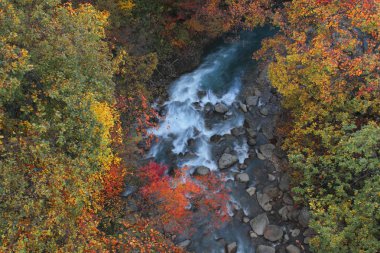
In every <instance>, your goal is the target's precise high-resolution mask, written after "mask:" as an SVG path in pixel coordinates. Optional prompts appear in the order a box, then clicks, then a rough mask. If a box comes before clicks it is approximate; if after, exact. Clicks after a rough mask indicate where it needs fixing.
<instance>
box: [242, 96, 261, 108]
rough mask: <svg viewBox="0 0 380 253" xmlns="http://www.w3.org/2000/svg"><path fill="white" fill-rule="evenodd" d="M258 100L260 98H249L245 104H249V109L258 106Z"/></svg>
mask: <svg viewBox="0 0 380 253" xmlns="http://www.w3.org/2000/svg"><path fill="white" fill-rule="evenodd" d="M258 100H259V97H258V96H249V97H247V98H246V100H245V103H246V104H247V106H248V107H250V106H256V105H257V101H258Z"/></svg>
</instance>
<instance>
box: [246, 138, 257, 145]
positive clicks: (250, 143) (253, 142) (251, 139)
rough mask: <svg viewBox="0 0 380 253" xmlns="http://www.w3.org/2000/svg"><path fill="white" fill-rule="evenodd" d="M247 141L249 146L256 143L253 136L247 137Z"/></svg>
mask: <svg viewBox="0 0 380 253" xmlns="http://www.w3.org/2000/svg"><path fill="white" fill-rule="evenodd" d="M247 143H248V145H249V146H255V145H256V139H254V138H248V141H247Z"/></svg>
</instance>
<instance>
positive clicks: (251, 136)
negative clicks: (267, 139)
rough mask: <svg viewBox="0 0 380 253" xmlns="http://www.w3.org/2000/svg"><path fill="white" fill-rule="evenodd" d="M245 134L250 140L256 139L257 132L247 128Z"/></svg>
mask: <svg viewBox="0 0 380 253" xmlns="http://www.w3.org/2000/svg"><path fill="white" fill-rule="evenodd" d="M246 131H247V134H248V136H249V137H250V138H256V137H257V132H256V131H255V130H253V129H252V128H247V130H246Z"/></svg>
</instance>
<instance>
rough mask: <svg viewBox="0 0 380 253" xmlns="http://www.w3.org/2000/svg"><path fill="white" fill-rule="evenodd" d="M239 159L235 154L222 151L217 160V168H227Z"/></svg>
mask: <svg viewBox="0 0 380 253" xmlns="http://www.w3.org/2000/svg"><path fill="white" fill-rule="evenodd" d="M238 161H239V159H238V157H237V156H236V155H231V154H226V153H224V154H223V155H222V157H221V158H220V159H219V161H218V166H219V169H227V168H229V167H231V166H232V165H234V164H235V163H237V162H238Z"/></svg>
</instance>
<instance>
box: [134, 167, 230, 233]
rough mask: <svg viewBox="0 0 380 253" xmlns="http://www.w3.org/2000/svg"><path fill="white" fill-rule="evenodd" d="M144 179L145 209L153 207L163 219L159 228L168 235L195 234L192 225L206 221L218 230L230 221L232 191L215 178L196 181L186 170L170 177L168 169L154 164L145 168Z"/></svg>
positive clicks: (197, 178) (142, 173) (212, 175)
mask: <svg viewBox="0 0 380 253" xmlns="http://www.w3.org/2000/svg"><path fill="white" fill-rule="evenodd" d="M141 177H142V178H143V179H144V186H143V187H142V188H141V193H142V196H143V197H144V198H145V199H146V202H145V205H151V206H153V208H154V210H156V215H157V216H159V217H160V218H158V219H156V220H157V221H159V222H158V224H157V225H159V226H163V227H164V228H165V230H166V231H167V232H170V233H180V234H191V233H193V232H194V229H195V228H194V227H192V225H191V224H194V221H195V220H197V219H205V218H207V219H209V224H208V225H209V229H215V228H217V227H219V226H220V225H222V224H224V222H226V221H227V220H228V218H229V216H228V213H227V202H228V200H229V194H228V190H227V189H226V188H224V186H223V183H222V182H221V181H220V178H218V177H217V176H216V175H214V174H211V175H208V176H199V177H195V178H192V177H191V176H190V175H189V174H188V169H187V168H186V167H185V168H181V169H177V170H176V171H175V172H174V175H173V176H170V175H168V174H167V167H165V166H163V165H160V164H157V163H154V162H151V163H149V164H148V165H146V166H145V167H143V168H141Z"/></svg>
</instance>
